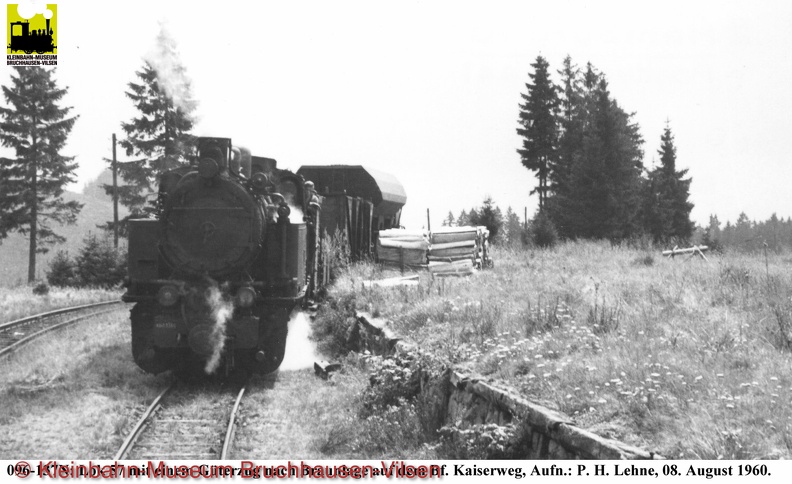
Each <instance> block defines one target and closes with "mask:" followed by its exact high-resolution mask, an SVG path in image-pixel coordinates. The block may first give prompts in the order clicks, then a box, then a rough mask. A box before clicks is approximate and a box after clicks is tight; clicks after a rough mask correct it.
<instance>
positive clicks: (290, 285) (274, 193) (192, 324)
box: [123, 138, 406, 374]
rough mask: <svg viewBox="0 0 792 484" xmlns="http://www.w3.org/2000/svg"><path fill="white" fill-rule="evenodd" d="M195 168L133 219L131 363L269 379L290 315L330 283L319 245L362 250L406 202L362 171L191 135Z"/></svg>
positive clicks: (179, 174) (169, 178) (393, 186)
mask: <svg viewBox="0 0 792 484" xmlns="http://www.w3.org/2000/svg"><path fill="white" fill-rule="evenodd" d="M197 146H198V156H197V162H196V163H193V164H192V165H190V166H185V167H180V168H177V169H175V170H171V171H168V172H166V173H164V174H163V175H162V176H161V177H160V180H159V211H158V216H157V218H156V219H140V220H130V224H129V260H128V271H129V273H128V278H127V291H126V293H125V294H124V296H123V300H124V301H127V302H133V303H135V305H134V306H133V308H132V310H131V325H132V356H133V358H134V360H135V363H136V364H137V365H138V366H139V367H140V368H142V369H143V370H144V371H146V372H149V373H154V374H157V373H161V372H164V371H167V370H177V371H178V370H187V371H195V370H196V369H202V370H203V371H204V372H206V373H214V372H218V371H222V372H226V373H228V372H231V371H234V370H240V371H243V372H246V373H269V372H272V371H274V370H276V369H277V368H278V367H279V366H280V364H281V361H282V360H283V357H284V352H285V345H286V337H287V333H288V321H289V318H290V314H291V312H292V311H293V310H294V309H295V308H297V307H298V306H300V305H302V304H303V303H304V302H305V301H306V300H307V298H308V297H310V296H311V295H312V294H313V293H314V292H315V291H316V290H317V289H318V288H320V287H321V286H322V284H324V283H325V282H326V281H327V271H326V268H325V267H324V264H323V257H322V252H323V250H322V248H323V244H324V242H323V241H324V239H325V238H326V237H329V236H330V235H331V234H334V233H337V232H338V231H340V232H342V233H343V234H344V235H345V237H344V240H347V241H348V243H349V244H350V247H349V250H350V252H351V253H353V254H356V255H365V254H370V253H371V251H372V248H373V246H374V243H375V241H376V235H377V231H378V229H379V228H390V227H393V226H398V223H399V216H400V213H401V208H402V206H403V205H404V203H405V201H406V196H405V194H404V190H403V189H402V187H401V184H399V183H398V181H397V180H395V179H394V178H393V177H390V176H389V175H384V174H381V173H378V172H373V171H371V170H367V169H366V168H364V167H361V166H353V167H349V166H343V165H342V166H339V165H336V166H325V167H317V166H312V167H303V168H301V169H300V170H299V171H298V172H297V173H293V172H291V171H288V170H283V169H279V168H278V167H277V163H276V161H275V160H274V159H271V158H264V157H258V156H252V155H251V153H250V151H249V150H246V149H244V148H240V147H235V146H234V145H233V144H232V142H231V140H230V139H228V138H199V139H198V143H197Z"/></svg>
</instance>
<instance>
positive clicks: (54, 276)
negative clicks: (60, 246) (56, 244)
mask: <svg viewBox="0 0 792 484" xmlns="http://www.w3.org/2000/svg"><path fill="white" fill-rule="evenodd" d="M49 267H50V270H49V271H48V272H47V282H49V283H50V285H52V286H55V287H68V286H75V285H77V278H76V271H75V265H74V260H72V258H71V257H69V253H68V252H66V251H65V250H59V251H58V253H57V254H55V257H53V258H52V260H51V261H50V263H49Z"/></svg>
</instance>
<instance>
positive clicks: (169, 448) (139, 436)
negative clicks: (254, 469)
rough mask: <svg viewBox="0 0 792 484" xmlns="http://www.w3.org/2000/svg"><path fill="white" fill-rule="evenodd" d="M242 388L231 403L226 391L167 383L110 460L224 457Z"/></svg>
mask: <svg viewBox="0 0 792 484" xmlns="http://www.w3.org/2000/svg"><path fill="white" fill-rule="evenodd" d="M245 389H246V387H244V386H243V387H242V388H241V389H240V390H239V392H237V393H236V398H235V399H234V400H233V401H231V400H230V395H229V394H228V393H227V392H223V391H219V392H214V393H212V392H207V391H206V389H205V388H192V387H187V386H183V387H179V386H177V383H176V382H173V383H171V384H170V385H169V386H168V387H167V388H165V389H164V390H163V391H162V392H161V393H160V394H159V395H158V396H157V397H156V398H155V399H154V401H153V402H152V403H151V405H149V407H148V408H147V409H146V410H145V412H143V414H142V416H141V417H140V420H138V422H137V424H136V425H135V426H134V428H133V429H132V431H131V432H130V433H129V435H128V436H127V438H126V440H124V443H123V444H122V445H121V448H120V449H119V450H118V452H117V453H116V455H115V457H114V458H113V459H114V460H122V459H138V460H140V459H142V460H153V459H157V460H164V459H174V460H175V459H201V460H215V459H220V460H225V459H228V456H229V453H230V451H231V445H232V443H233V439H234V431H235V428H236V422H237V415H238V411H239V407H240V403H241V401H242V397H243V396H244V394H245ZM231 403H233V405H231Z"/></svg>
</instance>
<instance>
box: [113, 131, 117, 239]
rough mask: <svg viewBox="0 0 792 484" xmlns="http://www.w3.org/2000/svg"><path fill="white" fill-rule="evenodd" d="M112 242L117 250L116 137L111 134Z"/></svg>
mask: <svg viewBox="0 0 792 484" xmlns="http://www.w3.org/2000/svg"><path fill="white" fill-rule="evenodd" d="M113 242H114V244H115V248H116V249H118V168H117V167H116V135H115V133H113Z"/></svg>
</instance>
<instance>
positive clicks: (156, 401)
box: [113, 381, 176, 461]
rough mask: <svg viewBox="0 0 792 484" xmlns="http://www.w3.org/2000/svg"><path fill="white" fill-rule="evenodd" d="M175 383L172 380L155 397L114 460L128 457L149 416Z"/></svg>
mask: <svg viewBox="0 0 792 484" xmlns="http://www.w3.org/2000/svg"><path fill="white" fill-rule="evenodd" d="M175 385H176V382H175V381H172V382H171V383H170V385H168V386H167V387H166V388H165V389H164V390H162V392H161V393H160V394H159V395H157V398H155V399H154V401H153V402H151V405H149V407H148V408H147V409H146V411H145V412H143V415H142V416H141V417H140V420H138V423H137V424H135V427H134V428H133V429H132V432H130V434H129V435H128V436H127V438H126V440H124V443H123V444H121V448H120V449H118V452H116V455H115V456H114V457H113V460H116V461H119V460H122V459H124V457H126V455H127V453H128V452H129V449H131V448H132V446H133V445H134V444H135V441H136V440H137V438H138V437H139V436H140V434H141V432H142V431H143V428H144V427H145V426H146V423H148V419H149V417H151V416H152V415H153V414H154V412H155V411H156V410H157V409H158V408H159V406H160V401H161V400H162V398H163V397H164V396H165V394H166V393H168V392H169V391H170V390H171V389H172V388H173V387H174V386H175Z"/></svg>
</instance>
